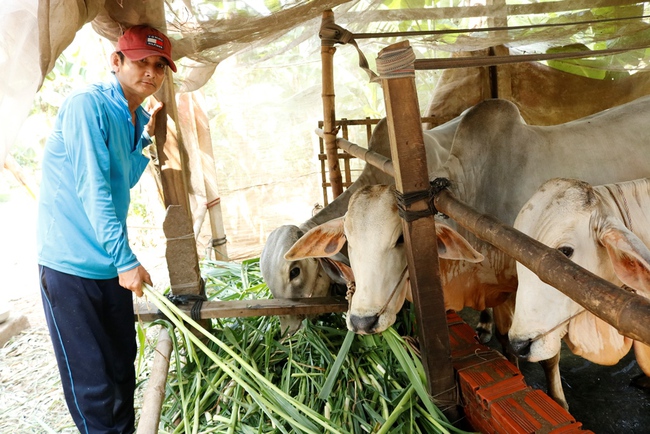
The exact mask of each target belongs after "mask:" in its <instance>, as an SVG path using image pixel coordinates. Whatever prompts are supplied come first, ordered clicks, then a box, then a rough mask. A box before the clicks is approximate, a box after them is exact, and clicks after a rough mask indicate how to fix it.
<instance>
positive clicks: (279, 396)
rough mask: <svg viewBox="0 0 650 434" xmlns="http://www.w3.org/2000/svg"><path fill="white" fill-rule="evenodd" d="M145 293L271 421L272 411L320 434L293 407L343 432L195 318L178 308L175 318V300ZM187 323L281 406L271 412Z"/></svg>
mask: <svg viewBox="0 0 650 434" xmlns="http://www.w3.org/2000/svg"><path fill="white" fill-rule="evenodd" d="M144 292H145V294H146V295H147V296H148V297H150V298H151V299H152V300H154V303H155V304H156V306H157V307H158V309H160V311H161V312H162V313H163V314H164V315H165V316H167V318H168V319H170V320H171V321H172V322H173V323H174V324H175V325H176V327H177V328H179V329H181V330H184V335H185V338H186V339H187V340H188V341H191V342H192V343H193V344H194V345H196V346H198V347H199V348H201V349H202V350H203V351H204V352H205V354H207V355H208V356H209V357H210V358H211V359H212V360H213V361H214V362H215V363H216V364H217V365H219V366H220V367H221V368H222V369H223V370H224V371H225V372H227V373H228V374H229V375H230V376H231V377H232V378H233V379H234V380H235V381H237V382H238V383H239V384H240V385H242V386H243V387H244V388H245V389H246V391H247V392H248V393H249V394H250V396H251V397H253V399H255V400H256V401H257V402H258V403H259V404H260V406H261V407H262V409H263V410H264V412H265V413H267V416H268V417H269V418H272V419H274V417H273V414H272V412H277V413H278V414H279V415H281V416H282V417H283V418H285V420H286V421H287V422H291V423H292V425H293V424H295V425H296V426H297V427H298V428H300V429H302V430H304V431H305V432H314V433H317V431H316V427H315V426H314V425H313V424H312V423H310V422H309V421H308V420H307V419H305V418H302V417H300V416H299V415H298V413H296V412H293V411H291V408H296V409H299V410H300V411H301V412H302V413H304V414H305V415H307V416H308V417H309V418H310V419H311V420H313V421H314V422H316V423H318V424H319V425H321V426H322V427H323V428H325V429H326V430H328V431H331V432H333V433H338V432H339V431H338V430H337V428H336V427H333V426H331V425H330V424H329V423H328V421H327V420H326V419H325V418H323V417H322V416H321V415H319V414H318V413H316V412H315V411H313V410H311V409H310V408H308V407H305V406H304V405H302V404H301V403H299V402H298V401H296V400H294V399H293V398H292V397H290V396H288V395H286V394H285V393H284V392H282V391H281V390H280V389H278V388H277V387H275V385H273V384H272V383H270V382H269V381H268V380H267V379H266V378H265V377H264V376H262V375H261V374H259V373H258V372H257V371H255V370H254V369H253V367H252V366H251V365H250V364H248V363H247V362H246V361H245V360H244V359H243V358H241V357H240V356H239V355H238V354H236V353H235V352H234V351H233V350H232V349H231V348H230V347H228V346H227V345H225V344H224V343H223V342H222V341H220V340H219V339H217V338H216V337H214V336H213V335H212V334H210V333H208V332H207V331H206V330H205V329H204V328H203V327H202V326H201V325H200V324H198V323H197V322H196V321H194V320H192V318H190V317H189V316H187V315H186V314H184V313H183V312H182V311H180V310H179V309H176V312H175V313H176V315H178V317H177V316H176V315H174V313H172V309H173V308H174V305H173V304H172V303H171V301H169V300H167V299H166V298H165V297H164V296H162V295H161V294H158V293H157V292H156V291H154V290H153V289H152V288H151V287H149V286H148V285H145V287H144ZM179 317H180V319H179ZM183 321H185V322H187V323H188V324H190V325H191V326H193V327H194V328H196V329H197V330H199V331H200V332H201V333H203V334H204V335H205V336H206V337H208V338H209V339H210V340H211V341H212V342H214V343H215V344H217V345H218V346H220V347H221V348H222V349H223V350H224V351H226V352H227V353H228V354H229V355H230V356H231V357H232V358H233V359H235V360H236V361H237V362H238V363H239V364H240V365H241V366H243V367H245V368H246V369H247V373H248V374H252V376H253V377H255V378H256V379H257V380H258V381H260V383H261V386H262V389H263V390H264V388H268V389H266V390H268V391H272V393H270V395H272V396H273V398H275V399H274V401H276V400H277V401H276V402H275V403H276V404H279V405H280V407H275V406H273V407H272V410H271V406H270V404H271V401H269V400H268V399H265V398H263V397H262V395H261V394H258V393H257V392H256V391H255V390H254V388H253V387H251V384H249V383H248V382H247V380H246V379H245V378H244V377H243V376H238V375H237V372H236V371H235V370H233V369H232V368H231V367H230V366H228V365H227V364H225V363H223V362H222V361H221V360H220V359H219V358H218V357H216V355H215V354H214V353H213V352H212V351H210V350H209V349H208V347H207V346H205V344H204V343H203V342H201V340H200V339H199V338H198V337H196V336H195V335H194V334H192V333H191V332H189V330H188V329H187V327H186V326H185V325H184V324H183ZM248 381H250V380H248ZM283 409H284V410H288V411H289V412H291V413H293V414H294V417H296V416H298V417H297V418H296V419H291V418H290V416H289V414H287V412H286V411H283Z"/></svg>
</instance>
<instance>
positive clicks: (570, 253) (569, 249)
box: [557, 246, 573, 258]
mask: <svg viewBox="0 0 650 434" xmlns="http://www.w3.org/2000/svg"><path fill="white" fill-rule="evenodd" d="M557 249H558V250H559V251H560V253H562V254H563V255H564V256H566V257H567V258H570V257H571V256H573V247H569V246H562V247H558V248H557Z"/></svg>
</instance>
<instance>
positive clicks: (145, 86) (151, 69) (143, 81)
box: [111, 53, 167, 104]
mask: <svg viewBox="0 0 650 434" xmlns="http://www.w3.org/2000/svg"><path fill="white" fill-rule="evenodd" d="M111 63H112V65H111V66H112V68H113V71H115V76H116V77H117V79H118V80H119V82H120V84H121V85H122V90H123V91H124V96H125V97H126V99H127V100H128V101H131V99H134V100H135V102H137V103H138V104H139V102H141V101H143V100H144V99H145V98H147V97H149V96H151V95H153V94H154V93H155V92H156V91H157V90H158V89H160V87H161V86H162V84H163V81H164V80H165V73H166V71H167V60H166V59H165V58H164V57H162V56H149V57H145V58H144V59H142V60H135V61H133V60H130V59H129V58H128V57H124V62H122V61H121V60H120V58H119V56H118V55H117V53H113V57H112V58H111ZM138 100H139V102H138Z"/></svg>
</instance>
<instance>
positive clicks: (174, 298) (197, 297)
mask: <svg viewBox="0 0 650 434" xmlns="http://www.w3.org/2000/svg"><path fill="white" fill-rule="evenodd" d="M197 283H198V284H200V285H201V289H200V293H199V294H180V295H174V294H167V295H166V297H167V299H168V300H169V301H171V302H172V303H173V304H174V305H175V306H180V305H186V304H189V302H190V301H193V302H194V304H193V305H192V308H191V309H190V318H192V319H193V320H194V321H199V320H200V319H201V307H202V306H203V302H204V301H207V300H208V297H207V296H206V295H205V280H203V279H201V280H200V281H198V282H192V283H185V284H181V285H172V291H173V290H174V289H181V288H194V287H196V285H197Z"/></svg>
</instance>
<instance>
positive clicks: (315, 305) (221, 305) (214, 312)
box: [134, 296, 348, 322]
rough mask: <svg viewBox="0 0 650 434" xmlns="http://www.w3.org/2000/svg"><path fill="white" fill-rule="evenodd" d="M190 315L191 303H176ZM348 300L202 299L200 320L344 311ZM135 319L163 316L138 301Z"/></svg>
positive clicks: (319, 298) (154, 308)
mask: <svg viewBox="0 0 650 434" xmlns="http://www.w3.org/2000/svg"><path fill="white" fill-rule="evenodd" d="M178 307H179V309H181V310H182V311H183V312H185V313H187V314H188V315H190V310H191V309H192V304H185V305H180V306H178ZM347 310H348V302H347V300H346V299H345V297H343V296H340V297H314V298H296V299H275V298H273V299H259V300H229V301H204V302H203V304H202V305H201V319H209V318H241V317H251V316H271V315H318V314H323V313H332V312H345V311H347ZM134 312H135V320H136V321H138V320H140V321H147V322H148V321H154V320H156V319H160V318H164V316H163V315H162V314H161V313H160V312H159V311H158V309H157V308H156V307H155V306H153V305H152V304H151V303H137V304H136V305H135V306H134Z"/></svg>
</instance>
